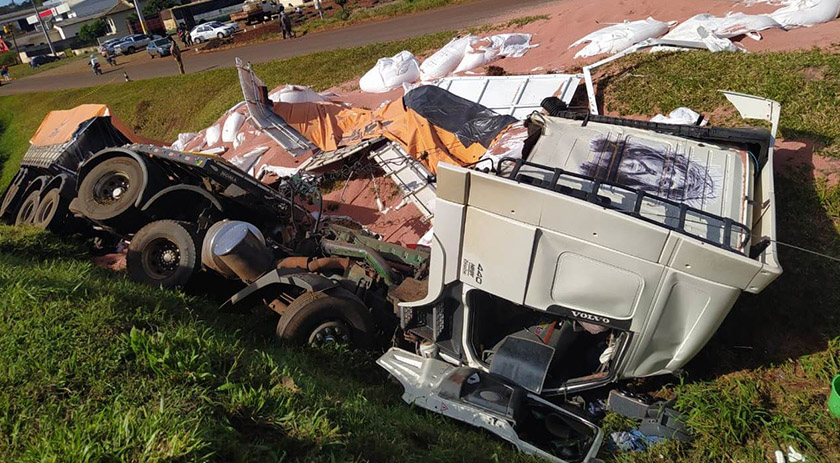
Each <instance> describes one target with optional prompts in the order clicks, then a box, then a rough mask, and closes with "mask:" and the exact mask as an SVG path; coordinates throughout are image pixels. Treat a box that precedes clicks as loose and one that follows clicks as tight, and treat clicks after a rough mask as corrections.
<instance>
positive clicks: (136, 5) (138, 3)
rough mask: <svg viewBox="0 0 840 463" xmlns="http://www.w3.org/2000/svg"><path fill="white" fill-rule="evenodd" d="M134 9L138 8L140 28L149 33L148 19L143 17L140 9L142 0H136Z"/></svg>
mask: <svg viewBox="0 0 840 463" xmlns="http://www.w3.org/2000/svg"><path fill="white" fill-rule="evenodd" d="M134 9H135V10H137V18H138V19H139V20H140V28H141V29H143V33H144V34H146V35H149V31H148V30H147V29H146V20H145V19H143V13H142V12H141V11H140V0H134Z"/></svg>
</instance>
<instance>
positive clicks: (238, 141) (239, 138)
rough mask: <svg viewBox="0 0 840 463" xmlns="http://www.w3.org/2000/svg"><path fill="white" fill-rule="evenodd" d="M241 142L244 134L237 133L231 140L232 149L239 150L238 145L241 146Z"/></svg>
mask: <svg viewBox="0 0 840 463" xmlns="http://www.w3.org/2000/svg"><path fill="white" fill-rule="evenodd" d="M243 141H245V133H244V132H239V133H237V134H236V137H235V138H234V139H233V149H237V148H239V145H241V144H242V142H243Z"/></svg>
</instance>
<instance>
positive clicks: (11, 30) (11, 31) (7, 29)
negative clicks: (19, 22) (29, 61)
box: [3, 23, 20, 63]
mask: <svg viewBox="0 0 840 463" xmlns="http://www.w3.org/2000/svg"><path fill="white" fill-rule="evenodd" d="M3 32H4V33H6V34H12V42H13V43H14V44H15V63H20V50H19V49H18V45H17V37H15V26H13V25H12V24H11V23H9V24H6V25H5V26H3Z"/></svg>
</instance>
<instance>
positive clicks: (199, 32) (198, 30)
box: [190, 21, 239, 43]
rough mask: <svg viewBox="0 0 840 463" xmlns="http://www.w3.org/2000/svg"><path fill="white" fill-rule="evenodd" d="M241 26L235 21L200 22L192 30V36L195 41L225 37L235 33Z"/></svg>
mask: <svg viewBox="0 0 840 463" xmlns="http://www.w3.org/2000/svg"><path fill="white" fill-rule="evenodd" d="M238 29H239V26H237V25H236V24H233V23H227V24H222V23H220V22H218V21H213V22H209V23H205V24H199V25H198V26H195V28H193V30H192V31H190V38H191V39H192V41H193V42H195V43H201V42H207V41H208V40H211V39H216V38H218V39H223V38H225V37H230V36H231V35H233V34H234V33H235V32H236V31H237V30H238Z"/></svg>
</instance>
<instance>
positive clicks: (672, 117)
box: [650, 106, 707, 126]
mask: <svg viewBox="0 0 840 463" xmlns="http://www.w3.org/2000/svg"><path fill="white" fill-rule="evenodd" d="M650 121H651V122H659V123H661V124H676V125H698V124H697V121H700V124H699V125H701V126H702V125H706V123H707V121H706V119H703V118H702V117H701V116H700V114H699V113H696V112H694V111H692V110H691V109H689V108H686V107H685V106H681V107H679V108H677V109H675V110H673V111H671V112H670V113H669V114H668V115H667V116H665V115H663V114H657V115H655V116H653V118H652V119H651V120H650Z"/></svg>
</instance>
